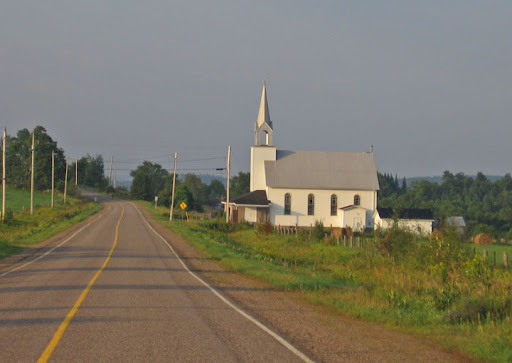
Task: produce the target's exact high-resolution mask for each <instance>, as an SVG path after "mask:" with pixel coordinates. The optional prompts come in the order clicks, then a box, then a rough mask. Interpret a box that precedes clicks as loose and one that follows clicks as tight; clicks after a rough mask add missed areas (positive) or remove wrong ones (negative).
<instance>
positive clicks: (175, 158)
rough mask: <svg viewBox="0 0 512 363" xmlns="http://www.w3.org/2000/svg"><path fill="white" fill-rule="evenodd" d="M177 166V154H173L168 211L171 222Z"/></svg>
mask: <svg viewBox="0 0 512 363" xmlns="http://www.w3.org/2000/svg"><path fill="white" fill-rule="evenodd" d="M177 164H178V153H174V172H173V175H172V195H171V209H170V210H169V221H172V210H173V209H174V190H175V187H176V165H177Z"/></svg>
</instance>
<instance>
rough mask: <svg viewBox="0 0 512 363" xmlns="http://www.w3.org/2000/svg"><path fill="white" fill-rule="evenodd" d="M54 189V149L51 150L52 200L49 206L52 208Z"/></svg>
mask: <svg viewBox="0 0 512 363" xmlns="http://www.w3.org/2000/svg"><path fill="white" fill-rule="evenodd" d="M54 191H55V151H52V201H51V206H52V208H53V195H54V194H53V193H54Z"/></svg>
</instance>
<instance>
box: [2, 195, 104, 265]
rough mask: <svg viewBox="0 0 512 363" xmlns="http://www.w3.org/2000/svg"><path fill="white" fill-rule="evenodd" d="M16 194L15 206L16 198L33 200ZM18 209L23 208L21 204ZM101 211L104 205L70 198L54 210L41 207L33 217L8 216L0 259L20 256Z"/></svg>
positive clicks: (13, 201)
mask: <svg viewBox="0 0 512 363" xmlns="http://www.w3.org/2000/svg"><path fill="white" fill-rule="evenodd" d="M16 192H19V193H15V194H11V198H12V199H11V202H12V203H13V204H16V203H15V199H14V196H18V198H19V199H21V200H24V199H26V198H27V194H28V198H30V193H29V192H23V191H16ZM34 199H35V198H34ZM43 200H44V199H43ZM48 201H49V199H48ZM18 205H24V204H23V202H19V200H18ZM101 209H102V205H101V204H97V203H92V202H89V201H85V200H80V199H77V198H68V199H67V203H66V205H64V204H62V203H59V204H55V206H54V207H53V208H50V207H39V208H36V209H35V211H34V214H33V215H30V213H29V212H27V211H21V212H18V213H15V214H13V215H11V216H7V215H6V220H5V221H4V222H3V223H1V222H0V258H1V257H6V256H9V255H12V254H14V253H17V252H19V251H21V250H22V249H23V247H25V246H28V245H33V244H36V243H39V242H42V241H44V240H46V239H48V238H50V237H51V236H53V235H55V234H57V233H59V232H62V231H64V230H66V229H68V228H70V227H72V226H73V225H75V224H77V223H79V222H81V221H83V220H84V219H86V218H87V217H89V216H90V215H92V214H94V213H96V212H98V211H99V210H101ZM21 210H23V208H21Z"/></svg>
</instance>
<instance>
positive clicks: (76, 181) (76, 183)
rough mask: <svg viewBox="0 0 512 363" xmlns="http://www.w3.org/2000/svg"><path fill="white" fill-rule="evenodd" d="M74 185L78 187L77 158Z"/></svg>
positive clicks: (76, 160)
mask: <svg viewBox="0 0 512 363" xmlns="http://www.w3.org/2000/svg"><path fill="white" fill-rule="evenodd" d="M75 185H76V186H77V187H78V158H76V159H75Z"/></svg>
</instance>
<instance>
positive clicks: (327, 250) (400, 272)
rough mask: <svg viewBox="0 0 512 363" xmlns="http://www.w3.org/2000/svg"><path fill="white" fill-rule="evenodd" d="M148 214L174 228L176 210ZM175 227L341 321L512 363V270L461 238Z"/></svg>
mask: <svg viewBox="0 0 512 363" xmlns="http://www.w3.org/2000/svg"><path fill="white" fill-rule="evenodd" d="M145 206H146V208H147V209H148V210H149V211H150V212H151V213H152V214H153V215H154V216H155V217H156V219H158V220H160V221H161V222H165V223H166V224H168V211H167V210H165V209H163V208H162V209H158V210H155V209H154V208H153V206H152V205H151V203H146V204H145ZM168 225H169V226H170V229H171V230H172V231H173V232H175V233H178V234H180V235H182V236H183V237H184V238H186V239H187V240H188V241H190V242H191V244H193V245H194V246H195V247H197V248H198V249H200V250H201V251H202V252H203V253H205V254H206V255H207V256H209V257H212V258H215V259H218V260H219V261H220V262H221V263H222V264H223V265H225V266H226V267H228V268H230V269H233V270H235V271H239V272H241V273H244V274H248V275H251V276H253V277H256V278H258V279H261V280H263V281H265V282H268V283H270V284H272V285H273V286H275V287H276V288H279V289H283V290H286V291H299V292H301V293H303V294H304V296H305V297H306V298H307V299H308V300H310V301H312V302H314V303H317V304H320V305H323V306H326V307H329V308H331V309H333V310H334V311H336V312H337V313H340V314H348V315H351V316H354V317H357V318H360V319H363V320H366V321H371V322H376V323H379V324H382V325H386V326H388V327H393V328H396V329H401V330H404V331H409V332H414V333H418V334H421V335H424V336H427V337H430V338H431V339H432V340H434V341H437V342H438V343H439V344H441V345H442V346H444V347H445V348H448V349H451V350H454V351H461V352H464V353H467V354H470V355H471V356H472V357H473V358H474V359H479V360H491V361H511V360H512V324H511V323H512V270H511V269H504V268H502V267H494V266H493V264H492V263H491V262H490V261H487V260H484V259H483V257H481V254H480V253H475V252H474V248H473V246H474V245H472V244H469V243H468V242H467V241H464V240H462V239H460V237H459V236H458V235H457V234H456V233H455V232H454V231H451V230H444V231H443V233H444V236H443V238H442V239H432V240H429V239H425V238H420V237H418V236H417V235H415V234H414V233H411V232H409V231H404V230H400V229H398V228H393V229H392V230H390V231H388V233H386V234H375V235H373V236H372V239H370V240H368V241H367V242H366V243H364V244H363V245H362V247H361V248H348V247H343V245H337V244H336V243H335V241H333V240H332V239H330V238H325V237H324V236H325V234H324V231H323V228H322V227H321V225H318V226H317V227H315V229H314V230H313V231H312V233H311V234H310V233H309V232H305V231H302V232H299V233H298V234H297V235H286V236H285V235H278V234H275V233H273V232H272V229H271V228H269V226H266V225H261V226H259V227H256V228H253V227H251V226H248V225H244V224H239V225H233V224H226V223H225V222H224V221H222V220H220V219H218V220H210V221H207V220H205V221H197V220H195V221H190V222H186V221H181V220H177V221H175V222H173V223H171V224H168ZM320 228H322V229H320ZM316 229H318V231H316V233H315V230H316ZM315 236H316V237H315Z"/></svg>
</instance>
